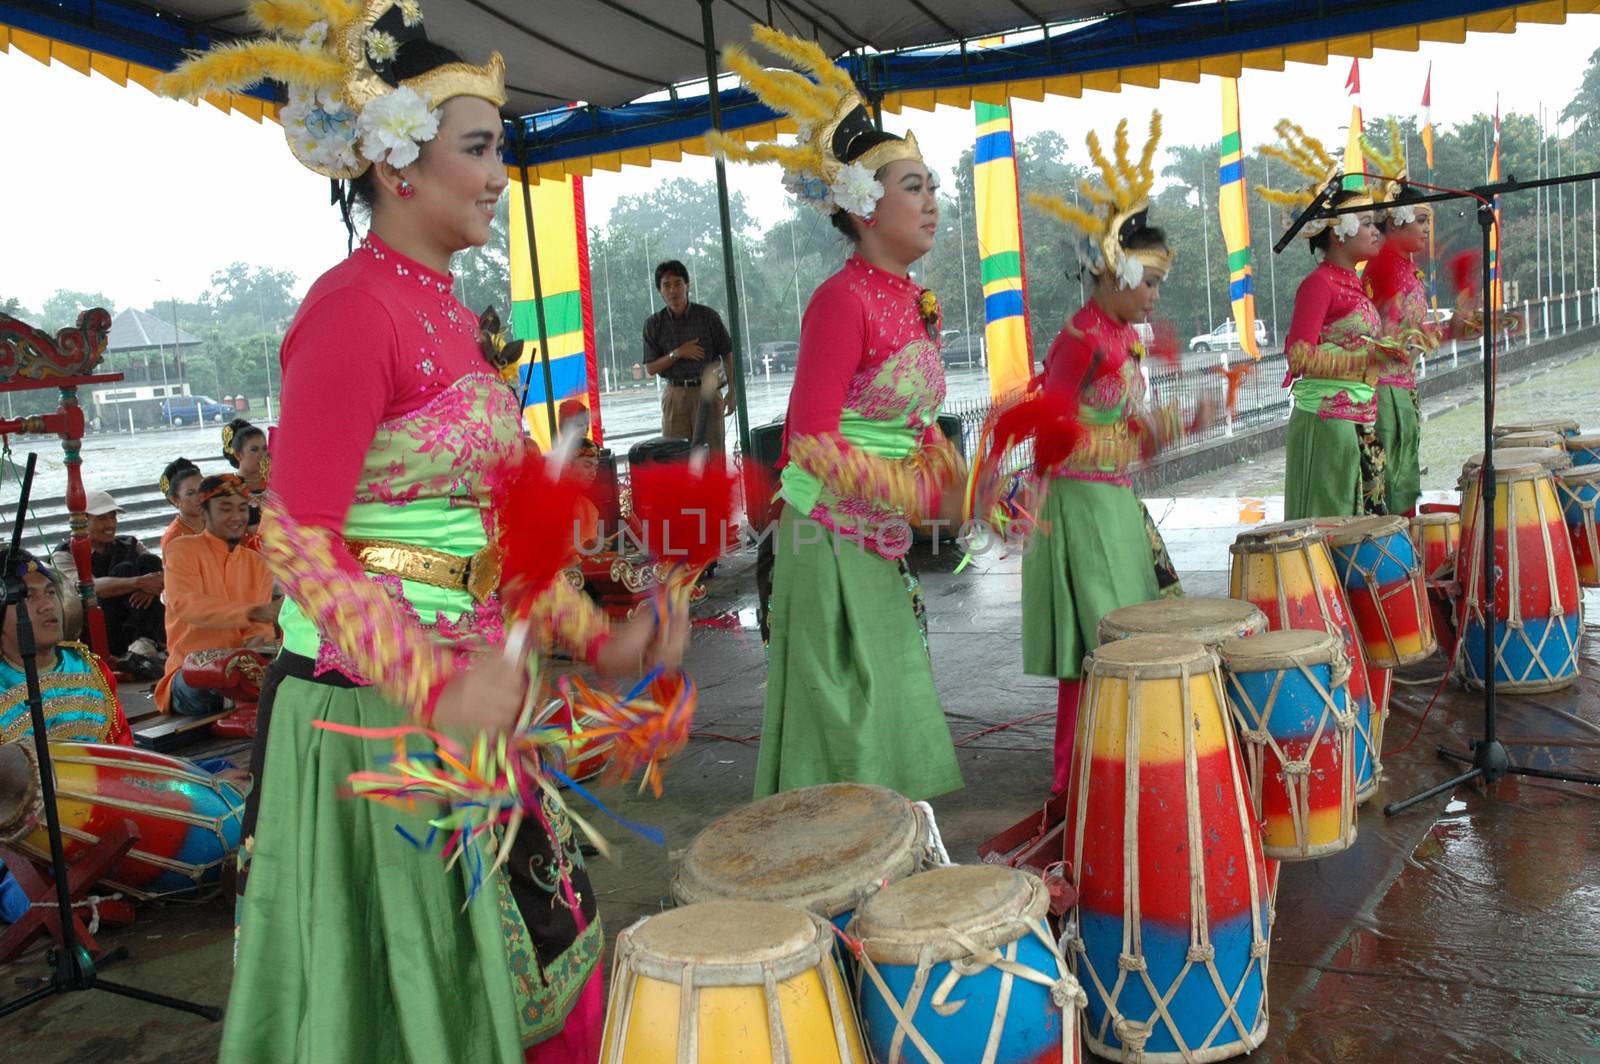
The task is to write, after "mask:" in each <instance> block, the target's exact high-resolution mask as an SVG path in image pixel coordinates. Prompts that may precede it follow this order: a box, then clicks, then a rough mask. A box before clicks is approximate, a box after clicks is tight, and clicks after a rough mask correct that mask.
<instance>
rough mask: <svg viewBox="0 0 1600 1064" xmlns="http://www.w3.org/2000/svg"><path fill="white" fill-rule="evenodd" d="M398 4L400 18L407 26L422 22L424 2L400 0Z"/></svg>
mask: <svg viewBox="0 0 1600 1064" xmlns="http://www.w3.org/2000/svg"><path fill="white" fill-rule="evenodd" d="M396 6H397V7H399V8H400V20H401V21H402V22H404V23H405V24H406V27H407V28H410V27H412V26H415V25H418V24H419V23H421V22H422V4H421V3H419V2H418V0H400V3H399V4H397V5H396Z"/></svg>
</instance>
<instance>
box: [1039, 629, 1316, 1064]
mask: <svg viewBox="0 0 1600 1064" xmlns="http://www.w3.org/2000/svg"><path fill="white" fill-rule="evenodd" d="M1263 612H1264V611H1263ZM1270 619H1271V618H1270V617H1269V618H1268V620H1269V621H1270ZM1335 638H1337V637H1335ZM1124 642H1126V641H1124ZM1193 645H1194V646H1195V647H1196V649H1197V650H1199V651H1200V652H1201V653H1199V654H1197V655H1196V656H1195V657H1194V658H1192V659H1190V660H1187V661H1182V662H1177V663H1143V662H1140V663H1133V664H1127V663H1123V662H1117V661H1107V660H1105V659H1103V658H1101V657H1099V656H1098V655H1096V654H1091V655H1089V657H1088V659H1087V661H1086V663H1085V665H1086V668H1085V671H1084V676H1083V691H1084V701H1083V703H1082V704H1081V705H1080V707H1079V710H1078V743H1077V749H1078V754H1077V757H1076V758H1075V763H1074V765H1073V776H1074V778H1073V779H1072V780H1071V781H1070V783H1069V786H1068V794H1069V795H1074V796H1077V798H1078V800H1077V802H1076V803H1075V807H1076V817H1075V821H1074V823H1073V825H1072V869H1073V883H1072V885H1073V887H1074V889H1076V890H1078V891H1079V897H1080V899H1081V897H1082V874H1083V873H1082V868H1083V839H1084V834H1085V832H1086V830H1087V824H1086V823H1085V821H1086V820H1087V808H1088V806H1087V803H1086V802H1084V801H1083V796H1084V795H1085V794H1087V793H1088V784H1089V777H1090V769H1091V766H1092V762H1093V757H1092V737H1093V736H1094V734H1095V730H1096V725H1097V724H1098V722H1099V718H1100V715H1101V710H1100V708H1099V705H1100V699H1099V698H1097V697H1094V694H1093V692H1095V691H1096V690H1097V688H1098V686H1099V684H1098V682H1097V680H1098V679H1099V677H1101V676H1108V677H1114V678H1116V679H1120V680H1123V681H1125V682H1126V683H1127V686H1128V704H1127V707H1126V709H1125V710H1124V713H1125V716H1124V721H1123V728H1124V735H1123V749H1124V750H1126V751H1129V756H1126V757H1125V760H1124V766H1125V768H1124V781H1123V786H1124V794H1123V816H1124V829H1123V830H1124V843H1123V845H1124V855H1123V861H1124V864H1125V867H1126V868H1127V869H1130V870H1132V871H1133V873H1134V874H1132V875H1131V877H1130V875H1129V874H1128V872H1127V871H1125V873H1124V879H1123V888H1122V890H1123V896H1122V921H1123V952H1122V954H1121V956H1120V957H1119V958H1118V963H1117V973H1116V979H1115V980H1114V982H1113V983H1112V985H1111V987H1110V989H1109V990H1108V989H1107V987H1106V983H1105V981H1104V980H1103V979H1101V977H1100V973H1099V972H1097V971H1096V970H1095V968H1094V965H1093V964H1092V963H1091V962H1090V961H1089V956H1088V947H1087V945H1086V944H1085V943H1084V940H1083V937H1082V935H1081V933H1080V934H1079V935H1078V936H1077V937H1075V938H1074V939H1072V941H1071V948H1072V951H1073V954H1074V958H1073V964H1072V968H1073V972H1074V973H1075V974H1076V975H1077V976H1078V979H1079V982H1080V983H1085V982H1086V983H1088V984H1092V985H1093V986H1094V988H1095V991H1096V993H1098V994H1099V995H1100V1000H1101V1001H1102V1002H1104V1003H1105V1007H1106V1013H1105V1016H1104V1017H1102V1019H1101V1024H1100V1029H1099V1030H1098V1031H1094V1030H1090V1029H1089V1025H1088V1022H1087V1021H1088V1014H1087V1012H1085V1014H1084V1015H1085V1023H1084V1040H1085V1041H1086V1042H1087V1043H1088V1045H1089V1048H1090V1049H1091V1050H1093V1051H1094V1052H1095V1053H1097V1054H1099V1055H1100V1056H1103V1057H1108V1058H1118V1059H1125V1058H1126V1057H1127V1055H1129V1054H1131V1055H1132V1057H1133V1059H1137V1060H1141V1061H1145V1062H1147V1064H1207V1062H1210V1061H1216V1060H1227V1059H1229V1058H1231V1057H1236V1056H1242V1055H1244V1054H1246V1053H1250V1052H1252V1051H1254V1050H1255V1049H1257V1048H1259V1047H1260V1045H1261V1043H1262V1042H1263V1041H1265V1040H1266V1037H1267V1026H1268V1019H1269V1016H1270V1009H1269V1007H1268V1000H1269V999H1268V994H1269V986H1268V979H1267V975H1268V960H1269V954H1270V949H1271V938H1270V935H1271V921H1272V911H1271V901H1270V899H1269V898H1268V895H1267V881H1266V880H1265V879H1258V878H1257V874H1256V873H1257V869H1256V862H1255V861H1254V860H1252V859H1251V855H1250V854H1249V853H1248V849H1249V848H1250V847H1252V846H1254V847H1255V848H1256V850H1257V853H1259V852H1260V850H1259V848H1260V842H1259V838H1260V836H1259V831H1258V825H1257V823H1256V820H1255V817H1254V815H1253V812H1252V810H1253V807H1252V806H1251V804H1250V800H1249V795H1247V794H1246V793H1245V790H1244V787H1245V780H1244V774H1243V773H1242V772H1240V773H1239V774H1237V775H1235V776H1234V780H1233V801H1234V807H1235V808H1236V809H1238V810H1239V831H1240V835H1241V837H1242V838H1243V839H1244V840H1245V846H1246V848H1247V853H1246V855H1245V856H1246V865H1247V868H1246V874H1247V876H1248V877H1249V889H1250V962H1249V963H1248V964H1247V965H1246V966H1245V969H1244V972H1243V973H1242V974H1241V976H1240V982H1239V985H1238V986H1236V987H1232V988H1226V987H1225V986H1224V984H1223V981H1222V973H1221V972H1219V971H1218V970H1217V965H1216V950H1215V947H1214V946H1213V945H1212V943H1211V937H1210V936H1211V932H1210V922H1209V918H1208V916H1207V914H1206V908H1205V906H1204V905H1203V904H1202V905H1191V916H1190V920H1191V923H1190V928H1189V935H1190V945H1189V952H1188V956H1187V957H1186V958H1185V961H1184V965H1183V967H1182V968H1181V969H1179V971H1178V974H1177V975H1176V976H1175V977H1174V978H1173V981H1172V985H1171V986H1169V987H1168V988H1167V989H1166V992H1165V993H1164V994H1163V993H1162V992H1161V991H1160V990H1158V989H1157V987H1156V985H1155V982H1154V981H1153V980H1152V979H1151V978H1150V972H1149V967H1148V965H1147V964H1146V961H1145V957H1144V954H1143V952H1142V951H1143V944H1142V937H1141V934H1140V929H1141V928H1142V926H1143V921H1142V916H1141V909H1140V906H1139V900H1138V891H1139V889H1140V888H1139V885H1138V883H1139V881H1138V876H1137V872H1136V870H1137V868H1138V857H1137V847H1138V811H1139V776H1140V769H1141V767H1142V766H1141V764H1140V761H1139V758H1138V757H1137V756H1136V755H1135V754H1133V752H1134V751H1137V750H1138V749H1139V745H1140V743H1139V740H1140V725H1141V722H1142V710H1143V706H1142V705H1141V704H1140V703H1141V693H1142V692H1141V686H1142V684H1141V683H1140V681H1144V680H1163V679H1174V678H1176V679H1177V680H1178V689H1179V691H1180V693H1181V699H1182V720H1183V721H1185V722H1188V721H1191V720H1193V719H1194V716H1195V713H1196V710H1195V707H1194V703H1193V701H1192V695H1191V693H1190V689H1189V688H1190V681H1191V680H1192V679H1194V678H1195V677H1196V676H1197V675H1199V674H1200V673H1201V672H1202V671H1203V672H1204V673H1205V674H1206V676H1207V678H1208V679H1209V680H1210V681H1211V688H1212V693H1213V694H1214V695H1215V697H1216V702H1217V709H1218V711H1219V712H1220V713H1222V714H1223V721H1222V731H1223V735H1224V738H1225V741H1226V743H1227V751H1228V755H1227V756H1228V760H1229V761H1230V762H1231V763H1233V764H1238V765H1242V764H1243V760H1242V757H1241V752H1240V750H1239V743H1238V738H1237V736H1236V735H1235V734H1234V728H1233V727H1232V723H1231V721H1230V720H1229V719H1228V709H1227V705H1228V703H1227V696H1226V694H1225V693H1224V692H1223V690H1222V676H1221V671H1220V670H1221V665H1220V662H1219V661H1218V660H1217V657H1216V655H1214V654H1212V653H1211V652H1210V651H1209V650H1206V649H1205V648H1204V647H1203V646H1201V644H1199V643H1194V644H1193ZM1180 730H1181V731H1182V733H1183V762H1184V808H1185V815H1186V816H1187V818H1188V837H1189V847H1188V849H1189V884H1190V893H1191V897H1194V896H1199V897H1204V896H1205V889H1206V888H1205V877H1206V869H1205V851H1204V847H1203V845H1202V839H1201V836H1202V830H1201V825H1200V818H1199V800H1200V798H1199V786H1200V781H1199V777H1198V773H1197V771H1196V766H1197V763H1198V757H1199V754H1198V751H1197V750H1196V749H1195V739H1194V728H1193V727H1190V726H1188V725H1187V724H1185V726H1184V727H1182V728H1181V729H1180ZM1072 804H1073V803H1072V802H1071V800H1070V799H1069V806H1070V805H1072ZM1130 832H1131V833H1132V834H1133V836H1134V837H1133V839H1132V840H1131V843H1130V840H1129V839H1128V838H1127V834H1128V833H1130ZM1264 867H1265V862H1264V861H1263V868H1264ZM1079 904H1081V901H1080V903H1079ZM1074 915H1075V918H1076V908H1075V909H1074ZM1077 925H1078V927H1080V928H1081V926H1082V924H1081V921H1078V924H1077ZM1263 926H1266V929H1267V932H1266V934H1265V935H1264V934H1263V933H1262V928H1263ZM1196 965H1202V966H1203V967H1204V968H1205V969H1206V971H1207V973H1208V974H1209V975H1210V976H1211V982H1212V985H1213V986H1214V987H1216V988H1218V997H1219V999H1221V1000H1222V1005H1223V1010H1222V1017H1221V1019H1220V1020H1219V1021H1218V1023H1217V1027H1216V1029H1215V1030H1213V1031H1212V1032H1211V1033H1210V1034H1208V1035H1207V1036H1206V1040H1205V1043H1204V1044H1202V1045H1200V1046H1198V1047H1195V1048H1192V1049H1191V1048H1190V1047H1189V1046H1188V1044H1187V1043H1186V1042H1185V1041H1184V1038H1183V1035H1182V1034H1181V1033H1180V1032H1179V1030H1178V1028H1177V1025H1176V1024H1175V1023H1174V1022H1173V1020H1172V1017H1171V1016H1170V1015H1169V1014H1168V1012H1167V1005H1168V1003H1169V1002H1170V1001H1171V1000H1172V997H1173V996H1174V995H1175V994H1176V993H1177V990H1178V988H1179V987H1181V986H1182V985H1183V982H1184V980H1185V979H1186V978H1187V977H1188V974H1189V971H1190V969H1191V968H1193V967H1195V966H1196ZM1258 965H1259V967H1260V978H1261V1019H1260V1022H1259V1023H1258V1024H1257V1025H1255V1026H1254V1027H1250V1026H1249V1025H1247V1024H1246V1023H1245V1022H1244V1019H1243V1018H1242V1017H1241V1016H1240V1015H1239V1012H1238V1008H1237V1006H1236V1002H1237V1000H1238V998H1239V994H1240V991H1241V990H1242V989H1243V987H1244V985H1245V984H1246V982H1248V980H1249V979H1250V978H1251V977H1252V974H1253V973H1254V972H1255V970H1256V968H1257V966H1258ZM1085 973H1087V974H1088V980H1087V981H1085V980H1084V978H1083V976H1084V974H1085ZM1130 977H1134V978H1137V979H1138V980H1139V981H1142V982H1143V984H1144V989H1145V992H1146V993H1148V994H1149V995H1150V999H1151V1001H1153V1002H1154V1003H1155V1012H1156V1014H1155V1016H1154V1017H1152V1018H1151V1019H1150V1020H1149V1021H1145V1022H1138V1021H1133V1020H1129V1019H1128V1018H1126V1017H1124V1016H1123V1015H1122V1014H1121V1012H1120V1010H1119V1009H1118V1008H1117V1004H1116V1003H1117V1000H1118V999H1119V998H1120V997H1121V995H1122V987H1123V985H1124V984H1125V983H1126V982H1127V981H1128V979H1129V978H1130ZM1225 992H1226V994H1227V995H1228V996H1226V997H1224V993H1225ZM1157 1024H1161V1025H1163V1026H1165V1028H1166V1030H1167V1032H1168V1033H1169V1034H1170V1035H1171V1037H1172V1040H1173V1042H1174V1043H1176V1044H1177V1046H1178V1052H1176V1053H1165V1052H1162V1053H1150V1052H1145V1050H1144V1044H1145V1042H1146V1041H1148V1039H1149V1037H1150V1035H1151V1033H1152V1032H1153V1031H1154V1030H1155V1028H1156V1025H1157ZM1108 1025H1109V1026H1111V1027H1114V1028H1115V1030H1116V1034H1117V1040H1118V1041H1119V1042H1120V1043H1122V1044H1121V1047H1120V1048H1114V1047H1112V1046H1110V1045H1108V1044H1107V1042H1106V1040H1105V1036H1106V1033H1107V1027H1108ZM1229 1028H1231V1029H1232V1033H1234V1034H1235V1035H1237V1042H1236V1043H1230V1044H1228V1045H1225V1046H1212V1045H1210V1043H1211V1041H1212V1040H1213V1039H1214V1038H1216V1037H1217V1036H1218V1035H1220V1034H1222V1033H1223V1031H1224V1030H1227V1029H1229Z"/></svg>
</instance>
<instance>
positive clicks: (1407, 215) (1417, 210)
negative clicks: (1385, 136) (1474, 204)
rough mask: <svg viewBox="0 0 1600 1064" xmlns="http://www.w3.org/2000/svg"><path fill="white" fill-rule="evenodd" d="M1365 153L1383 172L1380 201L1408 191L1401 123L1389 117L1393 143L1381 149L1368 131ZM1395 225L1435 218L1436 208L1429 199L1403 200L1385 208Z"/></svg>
mask: <svg viewBox="0 0 1600 1064" xmlns="http://www.w3.org/2000/svg"><path fill="white" fill-rule="evenodd" d="M1361 154H1362V155H1364V156H1366V158H1367V161H1368V162H1369V163H1370V164H1371V165H1372V168H1373V169H1374V170H1375V171H1377V173H1378V174H1379V175H1380V177H1381V180H1380V181H1379V182H1378V199H1377V202H1380V203H1382V202H1386V201H1392V200H1397V199H1399V198H1400V197H1401V196H1402V195H1403V194H1404V193H1405V191H1406V188H1407V184H1406V178H1407V176H1408V175H1407V173H1406V150H1405V143H1404V141H1403V140H1402V139H1401V136H1400V123H1399V122H1396V121H1395V120H1394V119H1392V118H1391V119H1389V147H1388V149H1387V150H1384V149H1380V148H1379V147H1378V146H1377V145H1376V144H1374V143H1373V142H1372V141H1370V140H1368V139H1367V137H1366V134H1362V136H1361ZM1384 213H1385V214H1386V215H1388V216H1389V222H1390V224H1392V225H1406V224H1408V223H1410V222H1415V221H1418V220H1419V219H1431V218H1432V217H1433V208H1432V207H1430V206H1429V205H1428V204H1426V203H1402V204H1399V205H1398V206H1394V207H1386V208H1384Z"/></svg>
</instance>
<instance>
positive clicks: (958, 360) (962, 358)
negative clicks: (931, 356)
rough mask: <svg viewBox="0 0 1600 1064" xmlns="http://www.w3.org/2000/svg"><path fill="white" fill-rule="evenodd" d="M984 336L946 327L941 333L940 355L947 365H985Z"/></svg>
mask: <svg viewBox="0 0 1600 1064" xmlns="http://www.w3.org/2000/svg"><path fill="white" fill-rule="evenodd" d="M983 343H984V341H983V337H982V336H969V335H967V334H966V333H963V332H962V331H961V330H960V329H946V330H944V332H942V333H940V334H939V357H940V358H942V359H944V364H945V365H947V366H981V365H983V352H984V346H983Z"/></svg>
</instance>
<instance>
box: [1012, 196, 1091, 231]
mask: <svg viewBox="0 0 1600 1064" xmlns="http://www.w3.org/2000/svg"><path fill="white" fill-rule="evenodd" d="M1028 202H1029V203H1030V204H1032V205H1033V206H1035V207H1037V208H1038V209H1039V210H1041V211H1043V212H1045V213H1046V214H1048V215H1050V216H1052V217H1054V218H1056V219H1058V220H1060V221H1063V222H1065V223H1067V224H1068V225H1070V226H1072V227H1074V228H1076V229H1082V230H1083V231H1084V232H1088V233H1092V232H1095V231H1096V230H1098V229H1099V228H1100V226H1101V225H1102V224H1103V222H1102V221H1101V219H1100V218H1099V217H1098V216H1097V215H1094V214H1090V213H1089V212H1088V211H1086V210H1084V209H1083V208H1082V207H1078V206H1075V205H1073V204H1071V203H1068V202H1067V201H1066V200H1064V199H1062V198H1061V197H1060V196H1047V195H1045V194H1044V193H1042V192H1030V193H1028Z"/></svg>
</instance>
